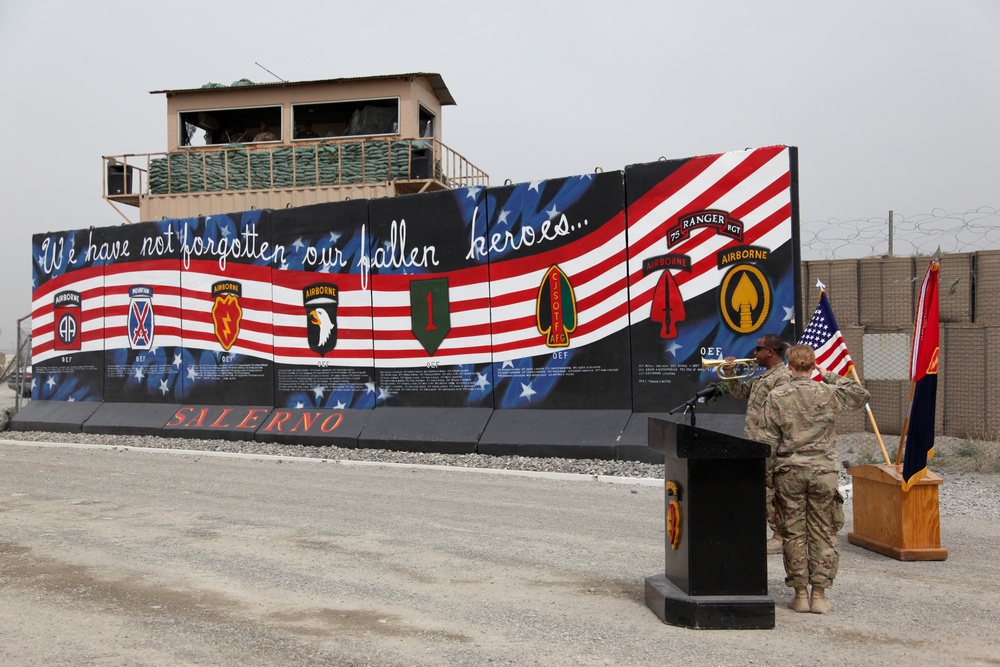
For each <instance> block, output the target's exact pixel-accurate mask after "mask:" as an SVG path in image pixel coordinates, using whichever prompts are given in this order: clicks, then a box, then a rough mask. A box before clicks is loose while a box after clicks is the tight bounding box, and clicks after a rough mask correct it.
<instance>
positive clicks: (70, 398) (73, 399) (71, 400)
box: [66, 396, 76, 403]
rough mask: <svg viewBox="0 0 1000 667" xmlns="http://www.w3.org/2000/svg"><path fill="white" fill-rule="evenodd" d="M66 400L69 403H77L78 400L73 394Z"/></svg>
mask: <svg viewBox="0 0 1000 667" xmlns="http://www.w3.org/2000/svg"><path fill="white" fill-rule="evenodd" d="M66 401H67V402H68V403H75V402H76V399H75V398H73V397H72V396H70V397H69V398H68V399H66Z"/></svg>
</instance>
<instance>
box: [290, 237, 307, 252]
mask: <svg viewBox="0 0 1000 667" xmlns="http://www.w3.org/2000/svg"><path fill="white" fill-rule="evenodd" d="M292 247H293V248H295V249H296V250H300V249H302V248H305V247H306V244H305V243H303V242H302V237H301V236H300V237H299V238H297V239H295V243H293V244H292Z"/></svg>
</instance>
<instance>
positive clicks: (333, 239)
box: [330, 232, 340, 244]
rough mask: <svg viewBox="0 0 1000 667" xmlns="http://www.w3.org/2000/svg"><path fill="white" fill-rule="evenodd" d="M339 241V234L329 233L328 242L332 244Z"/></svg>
mask: <svg viewBox="0 0 1000 667" xmlns="http://www.w3.org/2000/svg"><path fill="white" fill-rule="evenodd" d="M339 240H340V232H330V241H331V242H333V243H334V244H336V243H337V241H339Z"/></svg>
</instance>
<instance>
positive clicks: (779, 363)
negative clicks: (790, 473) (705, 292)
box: [722, 334, 791, 554]
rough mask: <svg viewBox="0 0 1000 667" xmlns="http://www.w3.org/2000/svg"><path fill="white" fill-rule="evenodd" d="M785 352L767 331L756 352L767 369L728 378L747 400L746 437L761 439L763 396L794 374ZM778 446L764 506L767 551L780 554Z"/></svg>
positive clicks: (733, 390) (725, 372) (734, 390)
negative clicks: (776, 498) (751, 375)
mask: <svg viewBox="0 0 1000 667" xmlns="http://www.w3.org/2000/svg"><path fill="white" fill-rule="evenodd" d="M784 352H785V343H784V341H782V340H781V338H780V337H778V336H776V335H775V334H764V335H763V336H761V337H760V338H758V339H757V347H755V348H754V350H753V354H754V359H755V360H756V362H757V365H758V366H760V367H761V368H764V369H765V370H764V372H763V373H761V374H760V375H757V376H756V377H754V378H752V379H750V380H746V381H741V380H738V379H735V378H734V379H731V380H726V383H727V384H728V385H729V393H731V394H732V395H733V396H735V397H736V398H738V399H740V400H744V401H747V419H746V425H745V426H744V427H743V437H744V438H746V439H747V440H760V436H759V434H760V426H761V424H760V420H761V415H762V413H763V410H764V399H766V398H767V395H768V394H769V393H770V392H771V390H772V389H774V388H775V387H777V386H779V385H782V384H784V383H786V382H788V380H789V378H791V374H790V373H789V372H788V367H787V366H785V362H784V360H783V357H782V355H783V354H784ZM725 360H726V361H734V360H735V357H726V359H725ZM733 368H734V366H732V365H726V366H723V367H722V371H723V375H724V376H725V375H729V374H731V373H732V372H733ZM774 455H775V449H774V447H772V448H771V456H769V457H768V458H767V462H766V464H765V470H764V484H765V487H766V488H765V492H764V494H765V506H766V508H767V523H768V525H769V526H770V527H771V538H770V539H769V540H768V541H767V553H769V554H780V553H781V538H780V537H778V535H779V531H778V527H777V525H776V524H775V518H774V482H773V479H772V473H773V470H774Z"/></svg>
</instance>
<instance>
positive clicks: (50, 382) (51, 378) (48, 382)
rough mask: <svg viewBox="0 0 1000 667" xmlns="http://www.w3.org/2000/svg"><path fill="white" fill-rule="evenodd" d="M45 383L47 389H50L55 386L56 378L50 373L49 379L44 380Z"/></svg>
mask: <svg viewBox="0 0 1000 667" xmlns="http://www.w3.org/2000/svg"><path fill="white" fill-rule="evenodd" d="M45 384H47V385H49V389H51V388H52V387H54V386H56V379H55V378H54V377H52V376H51V375H50V376H49V379H48V380H46V381H45Z"/></svg>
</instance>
